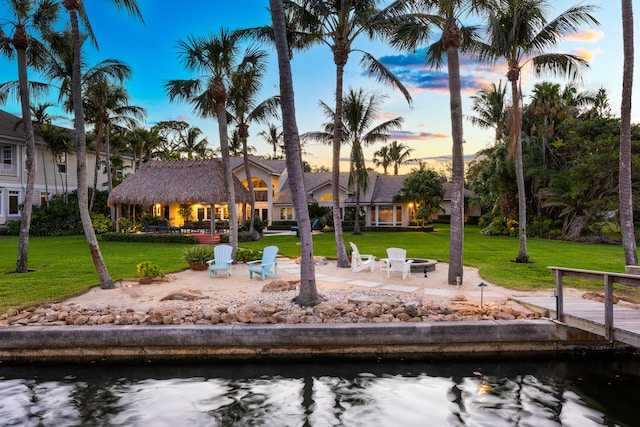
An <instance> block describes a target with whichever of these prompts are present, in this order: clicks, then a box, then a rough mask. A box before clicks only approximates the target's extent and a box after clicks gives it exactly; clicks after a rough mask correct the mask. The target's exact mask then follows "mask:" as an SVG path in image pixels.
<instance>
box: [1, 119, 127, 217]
mask: <svg viewBox="0 0 640 427" xmlns="http://www.w3.org/2000/svg"><path fill="white" fill-rule="evenodd" d="M69 132H72V130H70V129H69ZM35 141H36V158H35V163H36V182H35V191H34V196H33V203H34V205H37V206H39V205H42V204H44V203H46V201H47V200H49V199H50V198H51V197H52V196H54V195H56V194H63V193H65V192H71V191H74V190H76V189H77V175H76V164H77V163H76V155H75V152H71V153H66V154H61V155H59V156H54V155H53V154H52V153H51V152H50V151H49V150H48V149H47V147H46V144H45V143H44V141H43V140H42V139H41V138H40V137H39V136H37V135H36V138H35ZM25 160H26V147H25V143H24V131H23V128H22V119H20V118H19V117H17V116H14V115H12V114H9V113H7V112H5V111H2V110H0V227H4V226H5V225H6V224H7V222H8V221H13V220H19V219H20V205H22V204H23V203H24V202H25V200H24V194H25V192H26V186H27V171H26V169H25ZM124 161H125V168H127V169H129V168H130V169H129V170H131V171H133V160H132V159H130V158H126V157H125V158H124ZM94 164H95V153H94V152H92V151H88V152H87V182H88V183H90V184H92V183H93V177H94V169H95V168H94ZM106 183H107V174H106V170H105V169H104V168H103V169H102V170H101V171H100V172H99V174H98V188H100V189H104V188H106V187H105V185H106Z"/></svg>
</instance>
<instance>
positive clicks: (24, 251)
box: [14, 26, 36, 273]
mask: <svg viewBox="0 0 640 427" xmlns="http://www.w3.org/2000/svg"><path fill="white" fill-rule="evenodd" d="M19 33H20V34H19ZM18 38H20V39H21V40H17V39H18ZM14 46H16V51H17V53H18V80H19V85H20V105H21V107H22V127H23V129H24V140H25V145H26V151H27V153H26V154H27V156H26V169H27V188H26V190H25V195H24V203H23V207H22V215H21V221H20V234H19V237H18V257H17V260H16V273H27V272H28V271H29V259H28V254H29V229H30V228H31V212H32V211H33V191H34V188H35V181H36V163H35V155H36V142H35V137H34V135H33V122H32V121H31V110H30V109H29V78H28V76H27V52H26V49H27V46H28V41H27V35H26V32H25V29H24V26H17V28H16V35H15V36H14Z"/></svg>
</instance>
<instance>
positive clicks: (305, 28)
mask: <svg viewBox="0 0 640 427" xmlns="http://www.w3.org/2000/svg"><path fill="white" fill-rule="evenodd" d="M378 3H379V1H378V0H362V1H356V0H342V1H335V0H291V1H287V2H286V6H287V10H288V12H289V13H291V15H292V17H293V19H292V22H293V23H294V25H296V27H295V30H297V31H299V32H300V33H302V34H308V35H310V36H312V37H313V38H312V39H313V40H315V41H316V42H317V43H322V44H324V45H326V46H328V47H329V48H330V49H331V51H332V53H333V61H334V63H335V64H336V90H335V101H336V102H335V117H334V127H333V132H334V134H333V145H332V147H333V149H332V181H333V182H332V196H333V224H334V230H335V241H336V251H337V258H338V261H337V265H338V267H343V268H347V267H349V266H350V263H349V259H348V258H347V253H346V250H345V247H344V240H343V234H342V222H341V221H342V219H341V218H340V199H339V190H340V187H339V179H340V146H341V144H342V134H341V133H342V127H341V126H340V122H341V120H342V117H343V115H342V108H343V100H342V96H343V80H344V67H345V65H346V64H347V61H348V59H349V55H350V54H351V53H353V52H359V53H361V54H362V55H363V57H362V60H361V64H362V65H363V66H364V67H365V68H366V69H367V71H368V72H369V73H370V74H372V75H375V76H376V77H377V78H378V80H379V81H383V82H386V83H391V84H392V85H393V86H394V87H395V88H398V89H400V91H401V92H402V94H403V95H404V96H405V98H406V99H407V102H411V95H409V92H408V91H407V90H406V88H405V87H404V86H403V85H402V82H401V81H400V80H399V79H397V78H396V77H395V76H394V75H393V74H392V73H391V72H390V71H389V70H388V69H387V68H386V67H384V65H382V64H381V63H380V62H379V61H378V60H377V59H376V58H375V57H373V56H372V55H370V54H369V53H367V52H365V51H363V50H361V49H357V48H356V47H355V46H354V43H355V41H356V40H357V39H358V37H359V36H361V35H366V36H368V37H370V38H373V37H374V36H375V35H383V34H384V30H385V29H386V26H387V25H388V24H389V23H390V22H392V21H393V19H394V18H395V17H396V15H397V13H398V4H399V3H402V2H400V1H395V2H393V3H391V4H390V5H388V6H387V7H385V8H384V9H382V10H380V9H378Z"/></svg>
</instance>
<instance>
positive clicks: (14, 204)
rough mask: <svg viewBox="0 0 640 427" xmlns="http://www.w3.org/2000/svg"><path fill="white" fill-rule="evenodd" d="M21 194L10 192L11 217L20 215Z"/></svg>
mask: <svg viewBox="0 0 640 427" xmlns="http://www.w3.org/2000/svg"><path fill="white" fill-rule="evenodd" d="M19 205H20V192H19V191H9V215H18V214H20V209H19Z"/></svg>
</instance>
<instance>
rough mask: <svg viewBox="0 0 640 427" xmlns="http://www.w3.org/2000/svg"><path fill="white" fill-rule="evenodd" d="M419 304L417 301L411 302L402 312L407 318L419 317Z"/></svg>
mask: <svg viewBox="0 0 640 427" xmlns="http://www.w3.org/2000/svg"><path fill="white" fill-rule="evenodd" d="M420 305H421V304H420V303H419V302H417V301H411V302H410V303H408V304H407V305H406V306H405V307H404V312H405V313H406V314H407V315H408V316H409V317H416V316H419V315H420Z"/></svg>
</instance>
